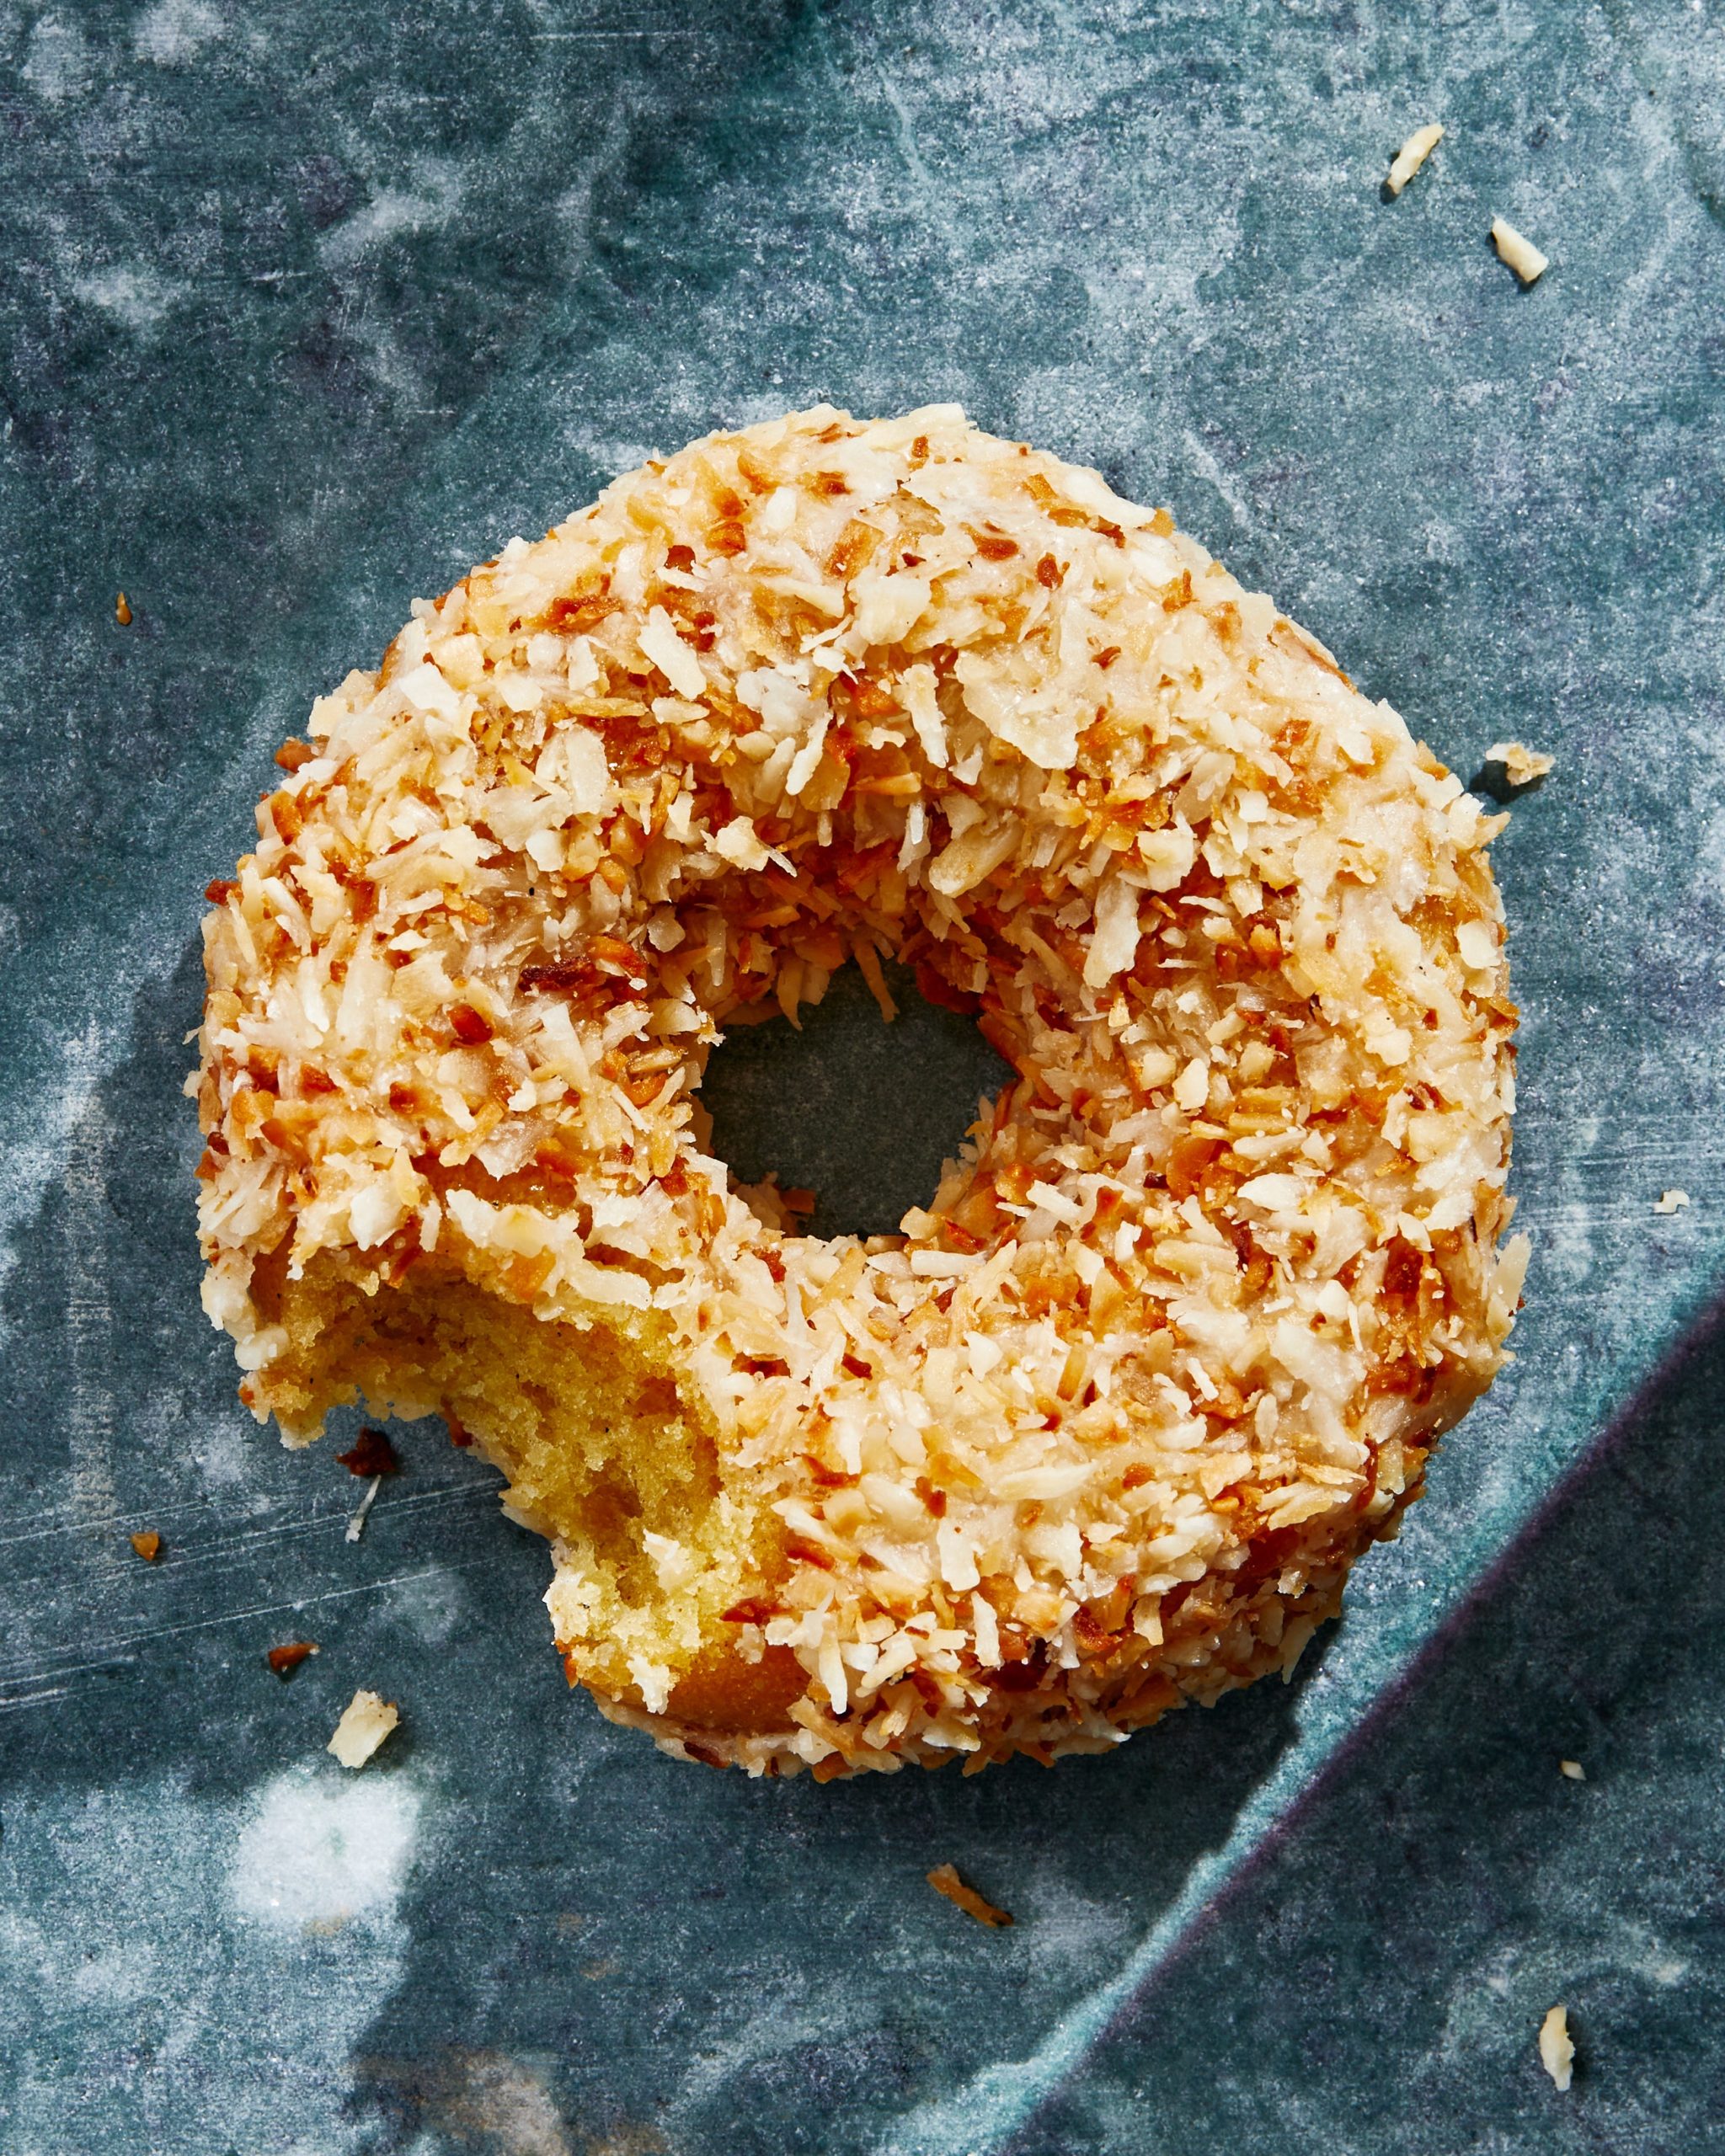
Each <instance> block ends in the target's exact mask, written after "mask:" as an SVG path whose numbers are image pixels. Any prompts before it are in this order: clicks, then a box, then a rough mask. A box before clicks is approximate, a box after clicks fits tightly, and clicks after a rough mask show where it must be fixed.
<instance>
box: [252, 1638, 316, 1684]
mask: <svg viewBox="0 0 1725 2156" xmlns="http://www.w3.org/2000/svg"><path fill="white" fill-rule="evenodd" d="M317 1652H318V1643H317V1641H315V1640H286V1641H283V1642H282V1644H281V1645H280V1646H279V1647H271V1648H270V1651H269V1652H268V1653H267V1654H266V1655H265V1656H264V1661H265V1662H268V1663H269V1665H270V1668H271V1669H273V1670H274V1671H275V1674H276V1675H277V1676H278V1677H281V1678H287V1677H291V1675H292V1674H293V1673H294V1671H295V1670H296V1669H297V1668H299V1666H300V1664H301V1663H302V1662H303V1661H304V1660H305V1659H306V1657H307V1656H308V1655H314V1654H316V1653H317Z"/></svg>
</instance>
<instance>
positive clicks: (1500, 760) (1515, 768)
mask: <svg viewBox="0 0 1725 2156" xmlns="http://www.w3.org/2000/svg"><path fill="white" fill-rule="evenodd" d="M1486 761H1487V763H1488V764H1501V765H1502V766H1503V776H1505V778H1507V779H1508V780H1509V783H1510V785H1511V786H1531V785H1532V784H1533V782H1534V781H1535V779H1536V778H1543V777H1544V776H1546V773H1547V772H1548V771H1551V769H1552V767H1553V766H1554V765H1555V764H1556V762H1557V759H1556V757H1554V756H1547V755H1543V754H1542V753H1541V751H1540V750H1537V749H1525V748H1523V746H1522V744H1520V742H1519V741H1494V742H1493V744H1492V745H1491V747H1490V748H1489V749H1487V750H1486Z"/></svg>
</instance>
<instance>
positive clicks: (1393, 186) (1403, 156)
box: [1384, 120, 1444, 195]
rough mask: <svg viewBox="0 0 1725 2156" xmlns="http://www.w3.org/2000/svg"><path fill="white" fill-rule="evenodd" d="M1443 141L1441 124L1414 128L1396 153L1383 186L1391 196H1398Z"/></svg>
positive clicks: (1434, 121)
mask: <svg viewBox="0 0 1725 2156" xmlns="http://www.w3.org/2000/svg"><path fill="white" fill-rule="evenodd" d="M1443 139H1444V130H1443V126H1442V124H1441V123H1440V122H1439V121H1438V120H1431V121H1429V123H1428V124H1427V125H1425V126H1423V127H1416V128H1415V129H1414V131H1413V133H1412V134H1411V135H1410V136H1408V138H1407V141H1405V142H1404V143H1403V144H1402V147H1401V148H1400V149H1399V150H1398V151H1397V152H1396V159H1395V163H1393V164H1392V165H1391V167H1390V173H1389V177H1388V179H1386V180H1385V182H1384V184H1385V186H1386V187H1387V188H1388V189H1389V190H1390V192H1391V195H1399V194H1400V193H1401V192H1402V189H1403V188H1404V187H1406V186H1407V183H1408V181H1409V180H1410V179H1413V175H1414V174H1415V173H1417V172H1418V170H1419V168H1420V167H1421V166H1422V165H1423V163H1425V161H1426V159H1427V158H1428V157H1429V156H1430V155H1431V153H1432V152H1433V151H1434V149H1436V147H1438V145H1439V142H1441V141H1443Z"/></svg>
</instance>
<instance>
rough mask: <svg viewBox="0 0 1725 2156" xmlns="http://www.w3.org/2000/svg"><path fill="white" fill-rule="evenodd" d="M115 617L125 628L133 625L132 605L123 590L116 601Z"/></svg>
mask: <svg viewBox="0 0 1725 2156" xmlns="http://www.w3.org/2000/svg"><path fill="white" fill-rule="evenodd" d="M114 618H115V621H116V622H119V624H120V627H121V628H123V629H129V628H130V627H131V602H130V601H129V600H127V598H126V594H125V593H124V592H123V591H122V592H121V593H120V596H119V597H118V598H117V599H116V600H115V602H114Z"/></svg>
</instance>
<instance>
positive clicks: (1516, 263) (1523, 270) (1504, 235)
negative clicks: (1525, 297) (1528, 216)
mask: <svg viewBox="0 0 1725 2156" xmlns="http://www.w3.org/2000/svg"><path fill="white" fill-rule="evenodd" d="M1492 243H1493V246H1494V247H1495V248H1497V250H1498V253H1499V254H1500V255H1501V256H1502V257H1503V260H1504V261H1505V262H1507V263H1508V264H1509V267H1510V268H1511V269H1512V270H1514V272H1515V274H1516V275H1517V276H1518V277H1519V278H1520V280H1521V281H1522V283H1523V284H1524V285H1533V284H1537V283H1538V281H1539V280H1540V279H1541V277H1543V276H1544V275H1545V274H1546V270H1549V269H1550V268H1551V258H1550V256H1549V255H1545V254H1541V252H1540V250H1539V249H1538V248H1536V247H1535V245H1534V243H1533V242H1532V241H1531V240H1530V239H1529V238H1527V237H1525V234H1523V233H1521V232H1517V231H1516V229H1515V227H1514V225H1512V224H1510V223H1509V222H1508V221H1506V220H1505V219H1503V218H1502V217H1493V220H1492Z"/></svg>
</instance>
